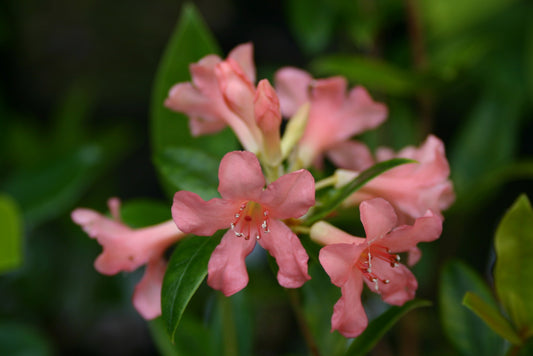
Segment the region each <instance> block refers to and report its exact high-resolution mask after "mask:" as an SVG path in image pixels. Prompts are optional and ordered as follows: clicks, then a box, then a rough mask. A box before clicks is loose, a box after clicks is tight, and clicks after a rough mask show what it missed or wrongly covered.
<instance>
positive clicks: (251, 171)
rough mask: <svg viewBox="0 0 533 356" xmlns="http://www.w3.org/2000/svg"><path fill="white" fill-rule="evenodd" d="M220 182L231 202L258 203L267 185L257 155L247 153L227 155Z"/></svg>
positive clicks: (235, 152)
mask: <svg viewBox="0 0 533 356" xmlns="http://www.w3.org/2000/svg"><path fill="white" fill-rule="evenodd" d="M218 180H219V185H218V191H219V193H220V195H221V196H222V198H224V199H229V200H254V201H257V199H259V197H260V196H261V193H262V191H263V187H264V186H265V183H266V182H265V177H264V176H263V172H262V171H261V166H260V165H259V161H258V160H257V157H256V155H254V154H253V153H251V152H247V151H234V152H229V153H227V154H226V155H225V156H224V158H222V161H221V162H220V167H219V169H218ZM178 226H179V225H178Z"/></svg>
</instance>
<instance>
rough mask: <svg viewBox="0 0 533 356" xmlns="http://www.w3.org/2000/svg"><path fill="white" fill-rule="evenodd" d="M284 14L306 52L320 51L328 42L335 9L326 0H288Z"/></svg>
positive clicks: (334, 20) (331, 32)
mask: <svg viewBox="0 0 533 356" xmlns="http://www.w3.org/2000/svg"><path fill="white" fill-rule="evenodd" d="M285 4H286V11H285V12H286V14H287V17H288V21H287V22H288V24H289V26H290V27H291V30H292V32H293V33H294V35H295V37H296V39H297V40H298V43H299V44H300V46H301V47H302V48H303V50H305V51H306V52H308V53H317V52H320V51H322V50H323V49H324V48H325V47H326V46H327V45H328V43H329V41H330V39H331V37H332V35H333V29H334V25H335V22H336V17H335V11H334V10H335V9H334V8H333V7H332V6H331V4H332V2H331V1H327V0H288V1H286V2H285Z"/></svg>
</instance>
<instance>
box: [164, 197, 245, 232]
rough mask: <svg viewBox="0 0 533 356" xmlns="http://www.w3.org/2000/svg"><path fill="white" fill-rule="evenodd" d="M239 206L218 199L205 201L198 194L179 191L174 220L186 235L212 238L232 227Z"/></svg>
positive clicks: (175, 199)
mask: <svg viewBox="0 0 533 356" xmlns="http://www.w3.org/2000/svg"><path fill="white" fill-rule="evenodd" d="M238 205H239V203H238V202H237V203H234V202H231V201H228V200H224V199H218V198H213V199H211V200H209V201H204V200H203V199H202V198H200V196H199V195H198V194H196V193H192V192H187V191H179V192H177V193H176V194H175V195H174V203H173V204H172V218H173V219H174V221H175V222H176V225H177V226H178V228H179V229H180V230H181V231H183V232H185V233H191V234H195V235H201V236H210V235H213V234H214V233H215V232H216V231H217V230H220V229H224V228H227V227H229V226H230V224H231V222H232V220H233V215H234V213H235V211H236V210H237V209H238Z"/></svg>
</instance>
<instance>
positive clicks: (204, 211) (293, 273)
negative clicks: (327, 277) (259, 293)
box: [172, 151, 315, 296]
mask: <svg viewBox="0 0 533 356" xmlns="http://www.w3.org/2000/svg"><path fill="white" fill-rule="evenodd" d="M218 178H219V186H218V191H219V193H220V195H221V196H222V199H219V198H214V199H211V200H209V201H204V200H202V198H200V197H199V196H198V195H197V194H195V193H191V192H187V191H180V192H177V193H176V195H175V196H174V204H173V205H172V216H173V217H174V221H176V224H177V225H178V227H179V228H180V229H181V230H182V231H184V232H187V233H192V234H195V235H201V236H209V235H212V234H214V233H215V232H216V231H217V230H219V229H225V228H229V230H228V231H227V232H226V233H225V234H224V236H223V238H222V241H221V242H220V244H219V245H218V246H217V247H216V249H215V251H214V252H213V254H212V255H211V258H210V260H209V264H208V279H207V283H208V284H209V285H210V286H211V287H212V288H214V289H217V290H220V291H222V292H223V293H224V294H225V295H226V296H229V295H232V294H234V293H237V292H238V291H240V290H241V289H242V288H244V287H245V286H246V284H247V283H248V274H247V272H246V265H245V261H244V260H245V257H246V256H247V255H248V254H250V253H251V252H252V250H253V249H254V247H255V244H256V242H258V243H259V244H260V245H261V246H262V247H263V248H265V249H266V250H268V251H269V252H270V254H271V255H272V256H274V258H275V259H276V261H277V263H278V266H279V271H278V275H277V278H278V281H279V283H280V284H281V285H282V286H284V287H287V288H298V287H300V286H301V285H302V284H303V283H304V282H305V281H307V280H308V279H309V278H310V277H309V275H308V274H307V260H308V256H307V253H306V251H305V249H304V248H303V246H302V244H301V242H300V240H299V239H298V237H297V236H296V235H295V234H294V233H293V232H292V231H291V229H290V228H289V227H288V226H287V225H285V223H284V222H282V219H288V218H299V217H301V216H302V215H303V214H305V213H306V212H307V210H308V209H309V208H310V207H311V206H313V205H314V203H315V186H314V180H313V177H312V175H311V174H310V173H309V172H308V171H306V170H299V171H296V172H292V173H290V174H286V175H284V176H282V177H280V178H279V179H277V180H276V181H275V182H273V183H271V184H269V185H268V186H267V187H266V189H264V187H265V178H264V176H263V173H262V171H261V166H260V165H259V161H258V160H257V157H256V156H255V155H254V154H252V153H250V152H242V151H236V152H230V153H228V154H226V155H225V156H224V158H223V159H222V162H221V163H220V168H219V172H218Z"/></svg>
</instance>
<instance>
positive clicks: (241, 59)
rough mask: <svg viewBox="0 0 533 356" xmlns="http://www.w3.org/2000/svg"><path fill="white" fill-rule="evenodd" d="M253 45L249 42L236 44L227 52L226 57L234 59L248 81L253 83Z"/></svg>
mask: <svg viewBox="0 0 533 356" xmlns="http://www.w3.org/2000/svg"><path fill="white" fill-rule="evenodd" d="M253 53H254V46H253V44H252V43H251V42H248V43H243V44H241V45H238V46H237V47H235V48H234V49H232V50H231V52H230V53H229V54H228V58H231V59H233V60H234V61H236V62H237V63H238V64H239V65H240V67H241V68H242V70H243V71H244V73H245V74H246V76H247V77H248V79H249V80H250V82H252V83H255V64H254V55H253Z"/></svg>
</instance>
